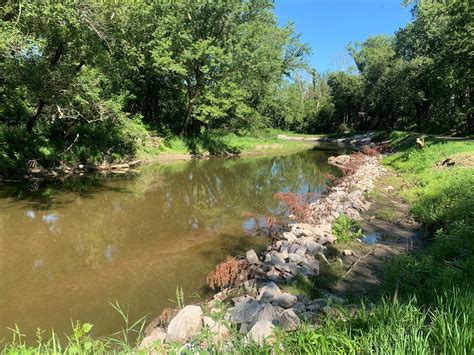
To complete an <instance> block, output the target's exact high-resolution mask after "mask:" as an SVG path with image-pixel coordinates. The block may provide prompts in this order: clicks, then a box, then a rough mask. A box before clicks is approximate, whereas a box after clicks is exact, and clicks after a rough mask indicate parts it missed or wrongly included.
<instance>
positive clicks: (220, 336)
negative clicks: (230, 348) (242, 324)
mask: <svg viewBox="0 0 474 355" xmlns="http://www.w3.org/2000/svg"><path fill="white" fill-rule="evenodd" d="M203 323H204V326H205V327H207V328H209V330H210V331H211V332H212V341H213V343H222V342H223V341H224V340H226V339H227V338H229V336H230V331H229V329H228V328H227V327H226V326H225V325H223V324H220V323H218V322H216V321H215V320H214V319H212V318H210V317H206V316H204V317H203Z"/></svg>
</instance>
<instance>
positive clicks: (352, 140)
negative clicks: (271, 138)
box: [278, 132, 375, 146]
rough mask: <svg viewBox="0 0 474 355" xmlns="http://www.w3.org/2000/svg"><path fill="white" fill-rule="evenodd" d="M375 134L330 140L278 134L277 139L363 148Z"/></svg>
mask: <svg viewBox="0 0 474 355" xmlns="http://www.w3.org/2000/svg"><path fill="white" fill-rule="evenodd" d="M374 135H375V132H368V133H360V134H355V135H352V136H350V137H342V138H331V137H324V136H323V137H315V136H288V135H286V134H279V135H278V138H279V139H284V140H287V141H304V142H326V143H341V144H350V145H352V146H363V145H364V144H370V142H371V141H372V138H373V137H374Z"/></svg>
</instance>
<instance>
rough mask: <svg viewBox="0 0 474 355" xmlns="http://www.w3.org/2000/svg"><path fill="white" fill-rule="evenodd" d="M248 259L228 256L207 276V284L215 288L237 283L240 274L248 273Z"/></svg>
mask: <svg viewBox="0 0 474 355" xmlns="http://www.w3.org/2000/svg"><path fill="white" fill-rule="evenodd" d="M247 267H248V262H247V260H236V259H235V258H233V257H232V256H228V257H227V258H226V259H225V261H223V262H221V263H220V264H219V265H217V266H216V268H215V269H214V271H212V272H211V273H210V274H209V275H208V276H207V284H208V285H209V287H210V288H211V289H213V290H215V289H218V288H220V289H222V288H224V287H229V286H232V285H235V283H236V282H237V280H238V278H239V276H240V275H244V276H245V274H246V273H247Z"/></svg>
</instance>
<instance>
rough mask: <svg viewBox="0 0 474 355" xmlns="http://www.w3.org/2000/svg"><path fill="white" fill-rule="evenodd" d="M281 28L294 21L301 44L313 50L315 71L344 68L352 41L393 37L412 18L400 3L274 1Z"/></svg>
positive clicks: (382, 0) (388, 0)
mask: <svg viewBox="0 0 474 355" xmlns="http://www.w3.org/2000/svg"><path fill="white" fill-rule="evenodd" d="M275 3H276V6H275V12H276V15H277V17H278V21H279V23H280V24H281V25H283V24H286V23H287V22H288V21H294V22H295V25H296V30H297V32H298V33H301V36H302V37H301V39H302V41H303V42H306V43H308V44H309V45H310V46H311V48H312V54H311V58H310V63H311V65H312V66H313V67H314V68H316V69H317V70H318V71H326V70H338V69H347V66H348V65H352V60H351V59H350V58H349V56H348V55H347V51H346V50H345V48H346V45H347V44H348V43H349V42H351V41H357V40H358V41H363V40H364V39H366V38H367V37H368V36H369V35H377V34H389V35H391V34H393V33H394V32H395V31H396V30H398V29H399V28H400V27H403V26H404V25H405V24H406V23H407V22H409V21H410V19H411V14H410V9H409V8H405V7H403V6H402V0H276V1H275Z"/></svg>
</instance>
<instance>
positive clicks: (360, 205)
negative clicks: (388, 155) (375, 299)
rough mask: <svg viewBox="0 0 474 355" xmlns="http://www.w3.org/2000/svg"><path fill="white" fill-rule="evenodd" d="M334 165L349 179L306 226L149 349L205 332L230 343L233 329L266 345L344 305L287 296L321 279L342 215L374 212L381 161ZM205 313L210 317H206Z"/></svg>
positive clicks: (158, 332)
mask: <svg viewBox="0 0 474 355" xmlns="http://www.w3.org/2000/svg"><path fill="white" fill-rule="evenodd" d="M329 162H330V163H331V164H333V165H336V166H339V167H340V168H341V169H342V170H343V172H345V176H344V177H343V178H342V179H341V180H339V182H338V183H337V184H336V185H335V186H334V187H332V188H331V189H330V191H329V193H328V194H327V195H326V196H325V197H323V198H320V199H319V200H318V201H316V202H314V203H312V204H310V205H309V207H308V211H307V217H306V220H305V221H304V222H303V223H293V224H290V225H288V228H287V230H286V231H285V232H282V233H281V235H280V238H277V239H275V240H274V242H273V243H272V244H271V245H270V246H268V248H267V249H266V250H265V251H264V252H263V253H262V254H261V255H260V256H259V255H257V254H256V253H255V251H253V250H249V251H248V252H247V253H246V259H247V261H248V264H249V265H250V266H249V267H248V270H247V271H248V272H247V273H246V277H245V279H244V280H240V281H241V282H239V283H238V285H237V286H234V287H232V288H227V289H224V290H222V291H221V292H219V293H217V294H216V295H215V296H214V297H213V299H212V300H211V301H209V302H208V303H206V304H203V305H200V306H197V305H191V306H186V307H184V308H183V309H182V310H180V311H179V312H178V314H177V315H176V316H175V317H174V318H173V319H172V320H171V322H170V323H169V325H168V326H167V328H166V330H165V329H163V328H155V329H153V330H152V331H151V334H150V335H149V336H148V337H147V338H145V339H144V340H143V343H142V348H146V347H147V346H148V345H149V344H152V343H153V342H155V341H156V340H160V341H162V342H165V343H166V342H179V343H182V344H183V343H186V342H187V341H189V340H190V339H191V338H192V337H194V336H195V335H196V334H198V333H199V332H201V331H202V330H203V329H204V328H206V327H207V328H208V329H209V330H210V331H211V332H212V333H213V334H214V336H213V341H214V342H216V343H221V344H222V343H225V342H226V341H227V340H229V338H230V337H231V332H230V330H229V329H230V327H231V326H233V327H234V328H236V329H237V330H238V331H239V332H240V333H241V334H244V335H245V339H247V340H248V341H255V342H263V341H265V339H266V338H268V337H271V336H272V333H273V330H274V328H276V327H278V328H280V329H283V330H287V331H292V330H295V329H296V328H297V327H298V326H299V324H300V323H301V322H302V321H308V322H311V320H312V319H314V317H315V316H316V315H317V313H318V312H323V311H325V310H327V309H326V307H327V306H328V304H330V303H332V302H343V300H342V299H339V298H337V297H335V296H333V295H331V294H327V295H326V297H324V298H321V299H316V300H309V299H308V298H307V297H306V296H305V295H293V294H290V293H287V292H284V291H283V289H284V287H283V285H288V284H291V282H293V281H294V280H295V279H296V278H297V275H305V276H309V277H317V275H318V274H319V265H320V263H327V262H328V261H327V258H326V255H325V253H326V250H327V246H328V245H329V244H331V243H334V242H335V241H336V237H335V236H334V235H333V234H332V232H331V231H332V225H331V224H332V223H333V222H334V220H335V219H336V218H338V217H339V216H340V215H341V214H346V215H347V216H348V217H350V218H352V219H360V213H362V212H363V211H366V210H367V209H369V207H370V204H371V203H370V202H369V201H368V200H367V199H366V198H365V193H366V192H368V191H370V190H371V189H372V188H373V183H374V180H375V179H377V178H378V177H379V176H380V175H382V174H384V173H385V169H384V168H383V167H382V166H381V165H380V164H379V158H378V157H375V156H366V155H363V154H361V153H356V154H352V155H350V156H348V155H341V156H337V157H331V158H330V159H329ZM230 300H231V302H230V303H231V305H232V307H230V308H228V309H227V310H226V313H225V316H224V317H222V316H221V317H220V319H219V320H218V321H216V320H214V319H212V318H211V317H208V316H207V315H210V316H212V314H213V313H215V312H218V311H219V310H220V312H222V309H221V308H219V304H222V301H230ZM205 313H206V314H207V315H205Z"/></svg>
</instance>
